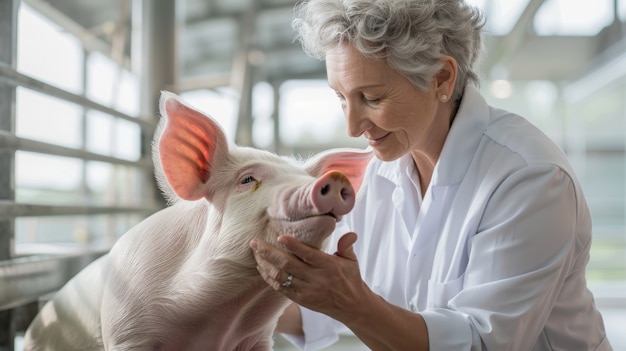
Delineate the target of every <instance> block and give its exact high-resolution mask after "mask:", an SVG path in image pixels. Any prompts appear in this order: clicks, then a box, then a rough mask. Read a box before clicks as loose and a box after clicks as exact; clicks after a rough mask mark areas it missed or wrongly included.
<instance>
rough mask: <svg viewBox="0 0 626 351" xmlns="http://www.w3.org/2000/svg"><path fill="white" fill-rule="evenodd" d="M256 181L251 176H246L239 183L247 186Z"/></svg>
mask: <svg viewBox="0 0 626 351" xmlns="http://www.w3.org/2000/svg"><path fill="white" fill-rule="evenodd" d="M254 181H256V179H254V177H253V176H247V177H245V178H243V180H242V181H241V184H248V183H252V182H254Z"/></svg>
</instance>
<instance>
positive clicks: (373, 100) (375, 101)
mask: <svg viewBox="0 0 626 351" xmlns="http://www.w3.org/2000/svg"><path fill="white" fill-rule="evenodd" d="M363 100H365V102H367V103H368V104H377V103H379V102H380V99H378V98H369V97H367V96H363Z"/></svg>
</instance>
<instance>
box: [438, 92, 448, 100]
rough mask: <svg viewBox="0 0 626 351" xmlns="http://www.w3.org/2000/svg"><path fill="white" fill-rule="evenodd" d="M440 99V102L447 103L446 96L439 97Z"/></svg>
mask: <svg viewBox="0 0 626 351" xmlns="http://www.w3.org/2000/svg"><path fill="white" fill-rule="evenodd" d="M440 99H441V102H446V101H448V95H445V94H444V95H441V98H440Z"/></svg>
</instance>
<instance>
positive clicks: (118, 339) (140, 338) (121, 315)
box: [25, 93, 371, 351]
mask: <svg viewBox="0 0 626 351" xmlns="http://www.w3.org/2000/svg"><path fill="white" fill-rule="evenodd" d="M161 114H162V115H163V116H164V118H162V120H161V123H160V126H159V130H158V132H157V133H156V136H155V148H154V149H155V150H156V151H155V152H154V162H155V169H156V170H157V179H158V180H159V184H160V186H161V189H162V190H163V192H164V193H165V194H166V196H167V197H168V199H169V201H170V203H172V205H171V206H169V207H167V208H165V209H163V210H161V211H159V212H157V213H155V214H153V215H152V216H150V217H149V218H147V219H145V220H144V221H142V222H141V223H139V224H138V225H137V226H135V227H134V228H132V229H131V230H129V231H128V232H127V233H126V234H124V235H123V236H122V237H121V238H120V239H119V240H118V242H117V243H116V244H115V246H114V247H113V248H112V249H111V251H110V252H109V254H107V255H105V256H103V257H101V258H100V259H98V260H97V261H95V262H93V263H92V264H90V265H89V266H88V267H86V268H85V269H84V270H83V271H82V272H80V273H79V274H78V275H77V276H76V277H74V278H73V279H72V280H71V281H70V282H68V283H67V284H66V285H65V286H64V287H63V288H62V289H61V290H60V291H59V292H58V293H57V294H56V295H55V297H54V298H53V299H52V300H51V301H49V302H48V303H47V304H46V305H45V306H44V307H43V308H42V309H41V311H40V313H39V314H38V315H37V317H36V318H35V319H34V320H33V322H32V324H31V326H30V327H29V329H28V330H27V332H26V338H25V339H26V350H27V351H31V350H52V351H56V350H59V351H68V350H108V351H114V350H115V351H121V350H133V351H138V350H204V351H206V350H271V349H272V344H273V341H272V334H273V330H274V328H275V326H276V322H277V320H278V317H279V316H280V314H281V312H282V311H283V309H284V308H285V306H286V305H287V304H288V301H287V300H286V299H285V298H284V297H283V296H282V295H280V294H278V293H276V292H275V291H274V290H272V289H271V288H270V287H269V286H268V285H267V284H266V283H265V282H264V281H263V279H262V278H261V276H260V275H259V274H258V272H257V270H256V262H255V260H254V258H253V256H252V253H251V250H250V248H249V246H248V243H249V242H250V240H251V239H252V238H255V237H258V238H262V239H263V240H266V241H268V242H271V243H274V244H276V239H277V238H278V236H279V235H281V234H287V235H293V236H295V237H297V238H298V239H300V240H302V241H303V242H306V243H308V244H309V245H312V246H315V247H321V246H322V245H323V242H324V240H325V239H326V238H327V237H328V236H329V234H330V233H331V232H332V231H333V229H334V228H335V224H336V222H337V221H338V220H339V219H341V217H342V215H344V214H346V213H348V212H349V211H350V210H351V209H352V206H353V205H354V200H355V193H356V191H357V190H358V187H359V186H360V183H361V180H362V173H363V171H364V168H365V166H366V164H367V162H368V161H369V159H370V157H371V153H370V152H365V151H359V150H348V149H346V150H331V151H327V152H324V153H321V154H318V155H316V156H315V157H314V158H312V159H310V160H308V161H306V162H297V161H295V160H293V159H290V158H282V157H279V156H277V155H275V154H272V153H270V152H267V151H262V150H258V149H253V148H246V147H239V146H235V145H229V144H228V142H227V140H226V138H225V136H224V133H223V131H222V129H221V128H220V126H219V125H218V124H217V123H216V122H215V121H214V120H213V119H212V118H211V117H209V116H206V115H204V114H202V113H200V112H198V111H196V110H194V109H192V108H191V107H188V106H186V105H184V104H183V103H181V101H180V100H179V99H178V98H177V97H176V96H175V95H173V94H170V93H163V94H162V97H161Z"/></svg>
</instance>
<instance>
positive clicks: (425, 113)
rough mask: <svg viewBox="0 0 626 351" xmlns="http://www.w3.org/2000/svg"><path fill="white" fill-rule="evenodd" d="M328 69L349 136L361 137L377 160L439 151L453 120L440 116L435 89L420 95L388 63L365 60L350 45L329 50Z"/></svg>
mask: <svg viewBox="0 0 626 351" xmlns="http://www.w3.org/2000/svg"><path fill="white" fill-rule="evenodd" d="M326 69H327V74H328V82H329V85H330V87H331V88H332V89H334V90H335V92H336V93H337V96H339V99H340V101H341V107H342V109H343V112H344V114H345V117H346V121H347V125H348V135H350V136H351V137H359V136H361V135H363V136H364V137H365V138H366V139H367V142H368V143H369V145H370V146H371V147H372V149H373V150H374V152H375V154H376V156H377V157H378V158H379V159H381V160H383V161H392V160H395V159H397V158H399V157H400V156H402V155H404V154H406V153H407V152H411V151H414V152H423V153H429V152H433V151H434V152H436V153H438V152H440V151H441V147H442V145H443V140H445V136H446V135H447V132H448V129H449V126H450V117H449V115H448V117H446V116H445V113H443V112H442V110H443V109H442V108H441V106H443V104H442V103H441V102H440V101H439V96H437V92H436V89H435V88H434V86H435V85H434V84H433V88H430V89H428V90H427V91H425V92H423V91H420V90H418V89H417V88H415V87H414V86H413V85H412V84H411V83H410V82H409V80H408V79H406V78H405V77H403V76H402V75H400V74H399V73H398V72H396V71H395V70H393V69H392V68H391V67H390V66H389V65H388V64H387V62H386V60H384V59H368V58H365V57H364V56H363V55H361V54H360V53H359V52H358V51H357V50H356V49H354V48H353V46H351V45H339V46H337V47H336V48H334V49H332V50H330V51H329V52H328V53H327V55H326ZM442 138H443V139H442ZM433 149H436V150H433Z"/></svg>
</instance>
